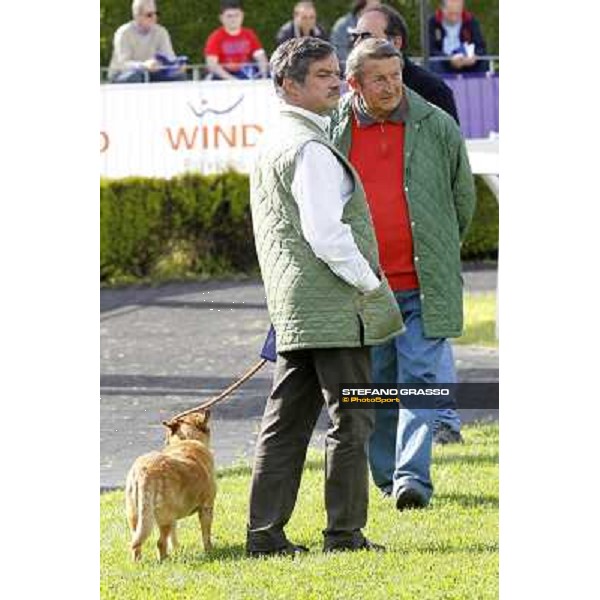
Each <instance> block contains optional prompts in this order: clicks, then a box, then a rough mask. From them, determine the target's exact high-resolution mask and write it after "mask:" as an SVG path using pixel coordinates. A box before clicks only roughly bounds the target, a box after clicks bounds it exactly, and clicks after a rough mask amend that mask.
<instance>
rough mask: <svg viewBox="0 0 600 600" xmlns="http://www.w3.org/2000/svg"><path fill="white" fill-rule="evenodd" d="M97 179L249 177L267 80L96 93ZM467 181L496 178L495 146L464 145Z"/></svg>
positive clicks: (271, 107)
mask: <svg viewBox="0 0 600 600" xmlns="http://www.w3.org/2000/svg"><path fill="white" fill-rule="evenodd" d="M100 93H101V94H102V103H101V104H102V115H101V122H100V174H101V175H103V176H105V177H111V178H119V177H126V176H129V175H142V176H149V177H172V176H173V175H178V174H181V173H186V172H200V173H204V174H208V173H217V172H220V171H224V170H226V169H227V168H232V169H234V170H236V171H239V172H241V173H249V172H250V169H251V167H252V163H253V161H254V156H255V152H256V145H257V143H258V141H259V140H260V137H261V135H262V134H263V133H264V132H265V131H266V130H267V128H268V127H269V126H270V125H271V124H272V123H273V119H274V117H275V115H276V114H277V106H278V100H277V96H276V95H275V91H274V89H273V83H272V82H271V81H270V80H256V81H201V82H194V81H190V82H177V83H152V84H113V85H103V86H101V87H100ZM467 147H468V150H469V157H470V159H471V166H472V168H473V172H474V173H483V174H490V173H493V174H496V175H497V174H498V171H499V168H498V140H497V138H496V139H494V140H481V141H479V140H468V141H467Z"/></svg>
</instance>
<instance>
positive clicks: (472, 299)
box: [453, 293, 498, 347]
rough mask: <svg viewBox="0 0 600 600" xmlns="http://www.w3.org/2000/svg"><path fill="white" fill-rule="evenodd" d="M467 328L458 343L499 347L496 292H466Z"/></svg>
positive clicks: (456, 340) (457, 340) (465, 313)
mask: <svg viewBox="0 0 600 600" xmlns="http://www.w3.org/2000/svg"><path fill="white" fill-rule="evenodd" d="M464 304H465V309H464V311H465V312H464V315H465V316H464V318H465V328H464V335H463V336H462V337H459V338H456V339H455V340H453V342H455V343H456V344H472V345H475V346H493V347H498V340H497V339H496V294H494V293H485V294H465V302H464Z"/></svg>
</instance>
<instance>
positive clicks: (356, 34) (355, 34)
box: [348, 31, 394, 46]
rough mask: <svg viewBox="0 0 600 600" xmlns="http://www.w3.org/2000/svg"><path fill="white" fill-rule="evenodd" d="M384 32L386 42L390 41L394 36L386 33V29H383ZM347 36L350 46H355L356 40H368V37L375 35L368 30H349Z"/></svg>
mask: <svg viewBox="0 0 600 600" xmlns="http://www.w3.org/2000/svg"><path fill="white" fill-rule="evenodd" d="M384 33H385V36H386V38H387V40H388V42H391V41H392V40H393V39H394V36H393V35H391V34H390V33H388V32H387V31H385V32H384ZM348 36H349V38H350V45H351V46H356V44H358V42H362V41H363V40H368V39H369V38H372V37H375V36H374V35H373V34H372V33H371V32H370V31H351V32H350V33H349V34H348Z"/></svg>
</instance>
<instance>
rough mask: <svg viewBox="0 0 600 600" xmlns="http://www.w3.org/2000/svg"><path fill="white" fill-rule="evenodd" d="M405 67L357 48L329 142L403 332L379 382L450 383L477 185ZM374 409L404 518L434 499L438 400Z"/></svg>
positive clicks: (380, 449) (384, 464)
mask: <svg viewBox="0 0 600 600" xmlns="http://www.w3.org/2000/svg"><path fill="white" fill-rule="evenodd" d="M402 67H403V59H402V55H401V54H400V53H399V52H398V51H397V50H396V49H395V48H394V46H393V45H392V44H390V43H389V42H388V41H386V40H382V39H373V38H371V39H367V40H365V41H363V42H361V43H359V44H358V45H357V46H356V47H355V48H354V50H353V51H352V52H351V54H350V56H349V57H348V61H347V64H346V77H347V79H348V82H349V84H350V87H351V88H352V90H353V92H352V93H351V94H348V95H347V96H345V97H344V98H343V99H342V101H341V103H340V105H339V108H338V111H337V113H336V114H335V123H334V125H333V127H332V141H333V143H334V145H335V146H336V147H337V148H338V149H340V150H341V152H342V153H343V154H344V155H345V156H347V157H348V159H349V160H350V163H351V164H352V165H353V167H354V168H355V169H356V170H357V172H358V174H359V176H360V178H361V180H362V182H363V185H364V187H365V191H366V194H367V199H368V202H369V207H370V210H371V214H372V216H373V221H374V226H375V231H376V234H377V239H378V243H379V252H380V257H381V264H382V268H383V271H384V273H385V276H386V278H387V279H388V281H389V282H390V285H391V287H392V289H393V290H394V292H395V296H396V299H397V301H398V305H399V307H400V310H401V312H402V316H403V320H404V323H405V325H406V331H405V332H404V333H403V334H402V335H400V336H398V337H397V338H396V339H394V340H392V341H391V342H389V343H386V344H383V345H381V346H379V347H377V348H374V349H373V353H372V359H373V380H374V382H375V383H377V384H383V383H388V384H389V383H396V382H397V383H407V384H410V383H415V384H435V383H455V382H453V381H445V380H444V379H445V377H444V373H443V372H442V370H441V369H440V366H441V365H442V364H443V363H444V362H447V361H444V360H443V359H444V355H445V353H447V352H448V351H449V350H450V347H449V343H448V341H447V338H450V337H457V336H460V335H461V333H462V326H463V303H462V277H461V262H460V245H461V241H462V239H463V238H464V236H465V234H466V231H467V228H468V226H469V223H470V221H471V218H472V216H473V212H474V209H475V199H476V198H475V188H474V182H473V176H472V174H471V170H470V167H469V161H468V157H467V151H466V147H465V143H464V140H463V139H462V136H461V133H460V130H459V128H458V126H457V125H456V123H455V122H454V120H453V119H452V118H451V117H449V116H448V115H447V114H446V113H444V112H443V111H442V110H440V109H439V108H437V107H436V106H433V105H432V104H430V103H428V102H426V101H425V100H424V99H423V98H422V97H421V96H419V95H418V94H416V93H415V92H413V91H412V90H410V89H409V88H407V87H406V86H404V85H403V82H402ZM275 329H276V331H277V333H278V334H279V331H278V330H277V327H276V328H275ZM375 412H376V423H375V430H374V432H373V435H372V437H371V442H370V449H369V450H370V455H369V459H370V464H371V472H372V474H373V479H374V481H375V483H376V484H377V485H378V486H379V487H380V488H381V489H382V491H383V492H384V493H385V494H390V495H393V497H394V499H395V502H396V507H397V508H398V509H399V510H403V509H405V508H415V507H423V506H426V505H427V504H428V502H429V500H430V498H431V494H432V493H433V485H432V482H431V475H430V466H431V448H432V438H433V424H434V419H435V408H434V406H433V403H432V402H431V401H430V402H429V405H426V404H425V403H423V402H420V403H415V402H414V401H413V402H405V403H404V404H403V407H402V408H401V409H400V410H399V411H398V409H394V408H390V409H377V410H376V411H375Z"/></svg>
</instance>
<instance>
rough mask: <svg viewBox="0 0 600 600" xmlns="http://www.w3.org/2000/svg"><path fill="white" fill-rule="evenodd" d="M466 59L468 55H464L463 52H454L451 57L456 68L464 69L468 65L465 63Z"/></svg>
mask: <svg viewBox="0 0 600 600" xmlns="http://www.w3.org/2000/svg"><path fill="white" fill-rule="evenodd" d="M466 60H467V58H466V56H463V55H462V54H453V55H452V56H451V57H450V64H451V65H452V66H453V67H454V68H455V69H462V68H463V67H464V66H465V65H466V63H465V61H466Z"/></svg>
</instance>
